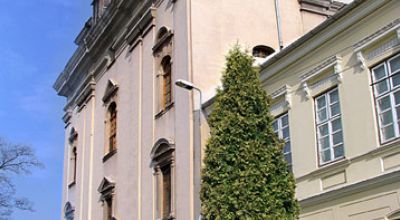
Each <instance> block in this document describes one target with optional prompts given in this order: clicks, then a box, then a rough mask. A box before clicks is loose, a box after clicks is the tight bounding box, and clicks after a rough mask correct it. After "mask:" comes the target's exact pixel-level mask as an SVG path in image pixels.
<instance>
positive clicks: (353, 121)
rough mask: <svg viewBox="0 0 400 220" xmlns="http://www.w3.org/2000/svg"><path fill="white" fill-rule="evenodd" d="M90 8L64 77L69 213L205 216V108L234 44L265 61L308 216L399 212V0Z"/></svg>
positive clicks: (190, 219)
mask: <svg viewBox="0 0 400 220" xmlns="http://www.w3.org/2000/svg"><path fill="white" fill-rule="evenodd" d="M92 5H93V16H92V17H91V18H90V19H89V20H88V21H87V22H86V24H85V25H84V28H83V29H82V31H81V32H80V33H79V35H78V36H77V38H76V39H75V43H76V44H77V45H78V48H77V49H76V51H75V53H74V54H73V56H72V57H71V59H70V60H69V61H68V63H67V65H66V67H65V69H64V71H63V72H62V73H61V74H60V76H59V77H58V78H57V80H56V82H55V84H54V88H55V89H56V90H57V93H58V94H59V95H61V96H64V97H66V98H67V102H66V105H65V108H64V110H65V115H64V117H63V120H64V122H65V151H64V155H65V157H64V179H63V190H62V191H63V194H62V206H63V210H62V217H61V219H67V220H71V219H79V220H101V219H104V220H112V219H118V220H123V219H132V220H166V219H178V220H194V219H199V218H200V200H199V189H200V175H199V172H200V168H201V157H202V149H204V145H205V142H206V140H207V137H208V127H207V121H206V118H207V114H209V112H210V111H212V101H213V96H214V95H215V88H216V87H217V86H218V85H219V84H220V76H221V72H222V70H223V66H224V55H226V53H227V52H228V50H229V49H230V48H231V47H232V46H233V45H234V44H236V43H239V44H241V45H244V47H246V48H247V49H248V50H249V51H250V52H251V53H252V54H253V55H254V57H255V60H256V61H255V65H257V64H261V63H263V64H262V73H261V79H262V82H263V85H265V89H266V90H267V91H268V92H269V94H271V96H272V100H273V102H272V103H271V112H272V114H273V115H275V116H276V121H275V123H274V127H275V129H276V132H277V134H278V135H279V136H280V137H281V138H283V139H285V141H286V147H285V149H284V154H285V157H286V159H287V161H288V163H289V164H290V166H291V169H292V171H293V173H294V176H295V178H296V181H297V189H296V196H297V198H298V200H299V202H300V204H301V207H302V212H301V219H307V220H308V219H321V220H325V219H328V220H329V219H335V220H342V219H363V220H364V219H366V220H369V219H371V220H372V219H385V218H387V219H399V211H398V210H399V208H400V196H399V195H400V182H399V180H400V169H399V168H400V144H399V143H400V142H399V140H400V139H399V137H400V129H399V125H398V118H400V116H399V117H397V105H398V103H397V101H398V100H397V96H396V94H397V93H396V92H397V84H396V83H398V82H397V80H398V79H397V78H398V77H397V75H396V74H397V73H398V72H400V70H399V69H398V68H400V67H399V66H400V64H399V63H400V61H399V60H400V58H399V57H400V55H399V56H397V54H400V53H399V51H400V47H399V45H400V18H399V17H400V1H398V0H379V1H378V0H363V1H359V0H356V1H354V2H353V3H351V4H350V5H348V6H344V4H343V3H339V2H336V1H331V0H94V1H93V3H92ZM314 28H315V29H314ZM398 70H399V71H398ZM177 80H186V81H188V82H191V83H193V85H190V84H189V85H186V89H185V88H180V87H177V86H175V82H176V81H177ZM398 81H399V82H400V80H398ZM383 84H384V85H383ZM399 84H400V83H399ZM191 86H195V88H192V87H191ZM385 86H386V87H385ZM188 89H192V90H191V91H189V90H188ZM199 90H200V91H201V94H202V96H199V93H198V91H199ZM399 94H400V93H399ZM200 97H201V98H200ZM399 100H400V95H399ZM399 103H400V101H399ZM200 107H201V108H200ZM199 109H202V110H200V111H199ZM399 109H400V107H399ZM399 112H400V110H399ZM399 114H400V113H399ZM199 118H200V120H198V119H199ZM396 211H397V212H396Z"/></svg>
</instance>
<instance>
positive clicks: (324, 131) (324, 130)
mask: <svg viewBox="0 0 400 220" xmlns="http://www.w3.org/2000/svg"><path fill="white" fill-rule="evenodd" d="M318 131H319V135H320V136H321V137H322V136H326V135H327V134H328V124H324V125H321V126H319V127H318Z"/></svg>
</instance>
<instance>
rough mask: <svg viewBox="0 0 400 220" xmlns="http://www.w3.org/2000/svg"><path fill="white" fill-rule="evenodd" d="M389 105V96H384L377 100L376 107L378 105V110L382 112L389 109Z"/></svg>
mask: <svg viewBox="0 0 400 220" xmlns="http://www.w3.org/2000/svg"><path fill="white" fill-rule="evenodd" d="M390 106H391V104H390V97H389V96H385V97H384V98H382V99H380V100H378V107H379V111H380V112H383V111H385V110H386V109H389V108H390Z"/></svg>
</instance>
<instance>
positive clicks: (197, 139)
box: [175, 79, 202, 219]
mask: <svg viewBox="0 0 400 220" xmlns="http://www.w3.org/2000/svg"><path fill="white" fill-rule="evenodd" d="M175 85H176V86H178V87H181V88H184V89H187V90H189V91H192V90H193V89H194V90H196V91H198V92H199V95H200V100H199V109H198V110H193V112H194V114H195V116H196V117H195V118H197V123H198V124H197V123H196V121H194V123H193V127H194V128H193V136H194V143H195V144H194V145H196V147H195V148H194V167H193V169H194V171H193V173H194V175H193V181H194V185H195V190H194V194H195V195H194V200H195V205H194V206H195V214H196V215H199V219H201V215H200V209H201V204H200V182H201V179H200V176H201V114H202V111H201V103H202V93H201V90H200V89H199V88H198V87H196V86H195V85H194V84H193V83H191V82H189V81H186V80H183V79H178V80H176V81H175ZM196 156H197V157H196Z"/></svg>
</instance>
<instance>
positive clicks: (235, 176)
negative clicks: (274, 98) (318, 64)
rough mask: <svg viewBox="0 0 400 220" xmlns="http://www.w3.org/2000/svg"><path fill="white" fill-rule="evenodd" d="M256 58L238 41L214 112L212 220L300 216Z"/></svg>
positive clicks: (209, 166) (207, 194)
mask: <svg viewBox="0 0 400 220" xmlns="http://www.w3.org/2000/svg"><path fill="white" fill-rule="evenodd" d="M252 63H253V58H252V57H251V56H250V55H247V54H246V53H245V52H242V51H241V49H240V47H239V46H235V47H234V48H233V49H232V50H231V51H230V52H229V54H228V56H227V57H226V69H225V71H224V73H223V77H222V88H220V89H218V90H217V96H216V100H215V103H214V108H213V112H212V113H211V116H210V118H209V125H210V128H211V137H210V139H209V141H208V143H207V146H206V152H205V160H204V163H205V167H204V169H203V171H202V187H201V200H202V216H203V219H207V220H264V219H271V220H272V219H277V220H281V219H287V220H292V219H297V218H298V212H299V211H298V210H299V208H298V203H297V201H296V199H295V195H294V194H295V182H294V178H293V175H292V174H291V173H290V172H289V171H288V169H287V164H286V162H285V160H284V156H283V152H282V148H283V143H282V141H280V140H279V139H278V138H277V136H276V135H275V133H274V131H273V128H272V122H273V120H274V119H273V117H272V116H271V115H270V113H269V110H268V107H269V104H268V103H269V100H268V98H267V94H266V92H265V90H264V89H263V88H262V87H261V83H260V80H259V72H258V70H256V69H254V68H253V66H252Z"/></svg>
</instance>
